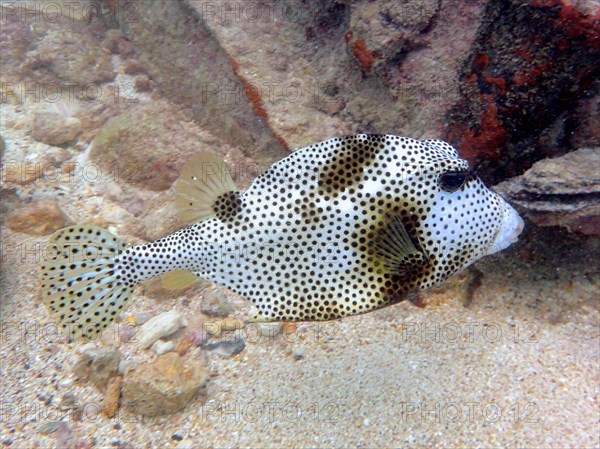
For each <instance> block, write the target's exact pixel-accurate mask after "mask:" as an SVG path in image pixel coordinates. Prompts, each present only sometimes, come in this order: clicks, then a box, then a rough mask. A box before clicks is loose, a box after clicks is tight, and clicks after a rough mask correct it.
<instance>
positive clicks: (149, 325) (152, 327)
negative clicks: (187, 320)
mask: <svg viewBox="0 0 600 449" xmlns="http://www.w3.org/2000/svg"><path fill="white" fill-rule="evenodd" d="M184 325H185V324H184V321H183V317H182V315H181V313H179V312H178V311H177V310H171V311H169V312H165V313H161V314H160V315H158V316H155V317H154V318H152V319H150V320H149V321H148V322H146V323H145V324H144V325H143V326H142V327H141V328H140V331H139V332H138V334H137V336H138V337H137V338H138V340H139V342H140V346H141V347H142V348H144V349H146V348H149V347H150V346H152V344H153V343H154V342H155V341H156V340H158V339H159V338H162V337H166V336H167V335H171V334H173V333H175V332H177V331H178V330H179V329H181V328H182V327H183V326H184Z"/></svg>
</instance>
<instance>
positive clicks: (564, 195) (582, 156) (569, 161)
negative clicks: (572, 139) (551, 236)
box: [496, 148, 600, 236]
mask: <svg viewBox="0 0 600 449" xmlns="http://www.w3.org/2000/svg"><path fill="white" fill-rule="evenodd" d="M496 190H498V191H499V192H500V193H502V194H504V196H505V197H507V198H508V199H509V201H511V202H512V203H514V204H516V205H517V206H519V207H520V208H522V210H523V212H524V213H525V215H526V216H527V217H528V218H529V219H530V220H531V221H533V222H534V223H536V224H538V225H540V226H564V227H566V228H567V229H569V230H570V231H574V232H579V233H581V234H586V235H595V236H600V148H583V149H580V150H577V151H574V152H572V153H569V154H567V155H565V156H563V157H559V158H555V159H545V160H543V161H539V162H537V163H535V164H534V165H533V167H531V169H529V170H527V172H525V174H524V175H522V176H519V177H517V178H514V179H510V180H508V181H506V182H503V183H502V184H500V185H498V186H496Z"/></svg>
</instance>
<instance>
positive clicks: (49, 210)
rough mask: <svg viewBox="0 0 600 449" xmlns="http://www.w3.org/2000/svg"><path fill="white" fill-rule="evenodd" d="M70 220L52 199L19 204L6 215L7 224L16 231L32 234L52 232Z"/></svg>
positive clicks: (67, 223)
mask: <svg viewBox="0 0 600 449" xmlns="http://www.w3.org/2000/svg"><path fill="white" fill-rule="evenodd" d="M70 223H71V220H70V219H69V217H67V216H66V215H65V213H64V212H63V211H62V210H61V209H60V208H59V207H58V204H57V203H56V201H54V200H50V199H42V200H39V201H34V202H33V203H29V204H26V205H25V206H21V207H19V208H18V209H15V210H14V211H12V212H11V213H10V214H9V215H8V226H9V227H10V229H11V230H13V231H16V232H24V233H25V234H32V235H48V234H52V233H53V232H54V231H57V230H58V229H60V228H64V227H65V226H67V225H69V224H70Z"/></svg>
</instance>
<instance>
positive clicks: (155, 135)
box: [90, 100, 226, 190]
mask: <svg viewBox="0 0 600 449" xmlns="http://www.w3.org/2000/svg"><path fill="white" fill-rule="evenodd" d="M201 151H209V152H217V153H219V151H220V152H221V155H223V153H224V152H225V151H226V150H223V149H222V144H221V143H220V142H219V141H217V140H216V139H215V138H214V137H212V136H211V135H210V134H208V133H206V132H202V131H201V130H200V129H199V128H198V127H197V126H196V125H195V124H194V123H192V122H190V121H189V120H187V119H186V117H185V116H184V115H183V114H182V113H181V112H180V111H179V110H178V108H176V107H174V106H173V105H172V104H171V103H169V102H167V101H164V100H158V101H153V102H152V103H146V104H139V105H137V106H135V107H133V108H131V109H129V110H127V111H125V112H124V113H122V114H120V115H118V116H116V117H113V118H112V119H110V120H109V121H108V122H107V123H106V124H105V125H104V126H103V127H102V128H101V129H100V131H99V132H98V134H97V136H96V139H95V140H94V143H93V148H92V151H91V153H90V158H91V159H92V161H94V162H96V163H98V164H100V165H101V166H102V167H103V168H104V169H106V170H107V171H109V172H110V173H115V174H117V176H118V180H119V181H121V182H126V183H129V184H133V185H136V186H139V187H142V188H144V189H150V190H166V189H168V188H169V187H170V186H171V184H172V183H173V181H175V180H176V179H177V178H178V177H179V171H180V170H181V167H182V166H183V164H185V163H186V162H187V161H188V160H189V159H190V158H191V157H192V156H194V155H195V154H197V153H198V152H201ZM115 170H116V171H115Z"/></svg>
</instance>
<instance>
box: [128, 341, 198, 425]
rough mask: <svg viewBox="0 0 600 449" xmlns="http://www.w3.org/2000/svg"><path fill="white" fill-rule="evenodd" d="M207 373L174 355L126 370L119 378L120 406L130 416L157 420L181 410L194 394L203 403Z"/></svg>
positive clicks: (161, 357) (166, 355)
mask: <svg viewBox="0 0 600 449" xmlns="http://www.w3.org/2000/svg"><path fill="white" fill-rule="evenodd" d="M208 379H209V374H208V371H207V370H206V369H205V368H204V367H203V366H201V365H199V364H198V362H197V361H196V360H190V359H185V358H183V357H180V356H179V355H178V354H177V353H175V352H169V353H167V354H164V355H161V356H160V357H158V358H157V359H156V360H155V361H153V362H149V363H143V364H139V365H135V366H132V367H130V368H129V369H128V370H127V372H126V374H125V377H124V378H123V388H122V403H123V405H124V406H126V407H128V408H129V409H130V410H131V411H132V412H133V413H136V414H140V415H146V416H157V415H166V414H170V413H175V412H177V411H179V410H182V409H183V408H184V407H185V406H186V405H187V404H188V403H189V402H190V401H191V400H192V399H193V398H194V396H196V395H197V394H200V396H201V397H202V400H203V401H204V400H206V389H205V388H204V387H205V386H206V383H207V382H208Z"/></svg>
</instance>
